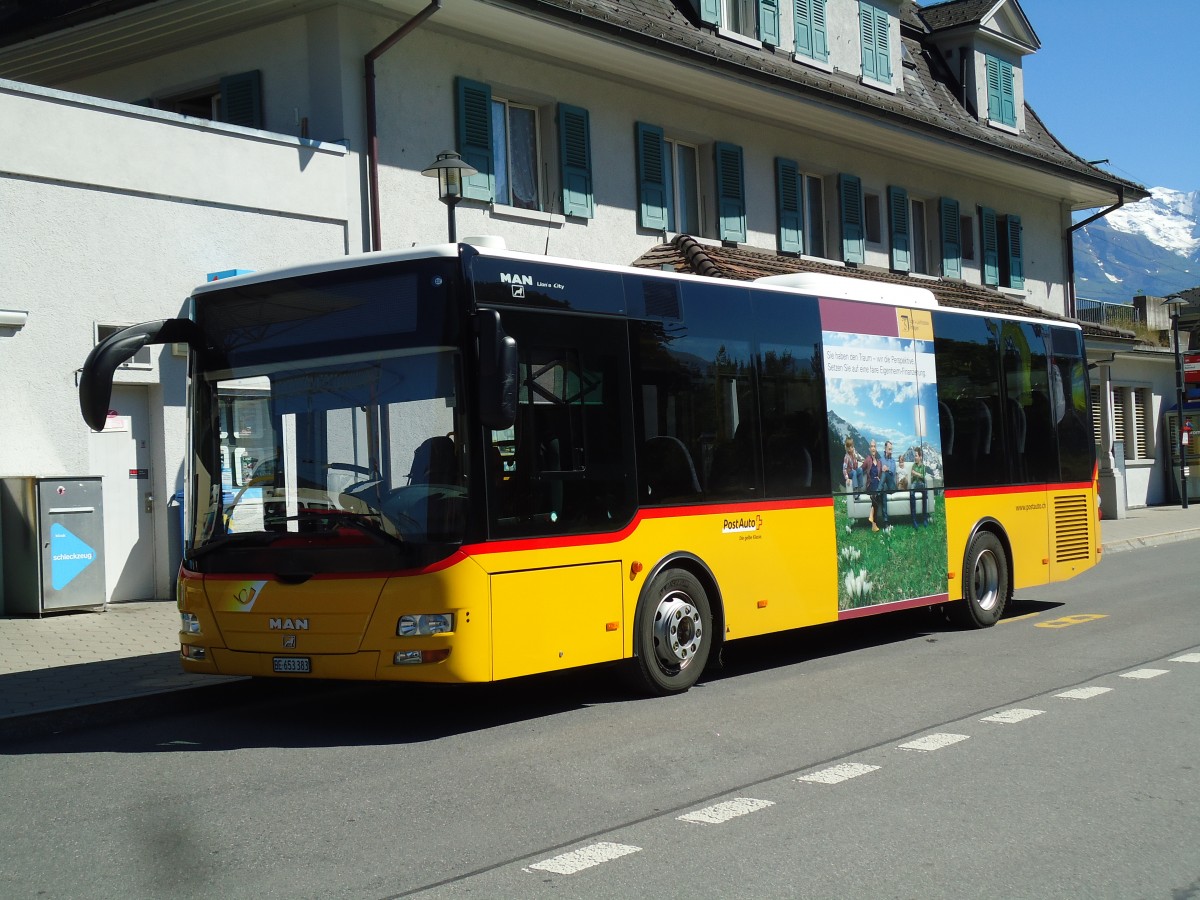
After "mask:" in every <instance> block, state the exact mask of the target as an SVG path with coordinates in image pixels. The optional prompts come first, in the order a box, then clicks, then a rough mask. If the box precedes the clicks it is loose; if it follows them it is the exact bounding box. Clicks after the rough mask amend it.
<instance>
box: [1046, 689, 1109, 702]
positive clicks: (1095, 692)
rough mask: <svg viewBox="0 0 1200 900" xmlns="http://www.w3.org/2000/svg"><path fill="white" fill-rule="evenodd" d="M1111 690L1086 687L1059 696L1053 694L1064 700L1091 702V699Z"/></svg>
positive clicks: (1064, 692)
mask: <svg viewBox="0 0 1200 900" xmlns="http://www.w3.org/2000/svg"><path fill="white" fill-rule="evenodd" d="M1111 690H1112V688H1106V687H1086V688H1075V690H1073V691H1063V692H1062V693H1061V694H1055V695H1054V696H1055V697H1062V698H1063V699H1064V700H1091V699H1092V698H1093V697H1099V696H1100V695H1101V694H1107V693H1108V692H1109V691H1111Z"/></svg>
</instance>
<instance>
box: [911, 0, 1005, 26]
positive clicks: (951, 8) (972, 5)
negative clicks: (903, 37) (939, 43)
mask: <svg viewBox="0 0 1200 900" xmlns="http://www.w3.org/2000/svg"><path fill="white" fill-rule="evenodd" d="M995 5H996V0H949V2H947V3H937V4H934V5H931V6H923V7H921V8H920V10H919V14H920V16H921V18H922V19H923V20H924V21H925V24H926V25H928V26H929V30H930V31H941V30H942V29H945V28H957V27H958V26H959V25H978V24H979V23H980V22H982V21H983V17H984V16H985V15H987V14H988V13H989V12H990V11H991V9H992V7H994V6H995Z"/></svg>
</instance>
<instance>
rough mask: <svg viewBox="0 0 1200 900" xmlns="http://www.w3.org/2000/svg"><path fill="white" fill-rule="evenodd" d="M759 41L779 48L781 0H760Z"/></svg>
mask: <svg viewBox="0 0 1200 900" xmlns="http://www.w3.org/2000/svg"><path fill="white" fill-rule="evenodd" d="M758 39H759V40H760V41H762V42H763V43H764V44H769V45H770V46H772V47H778V46H779V0H758Z"/></svg>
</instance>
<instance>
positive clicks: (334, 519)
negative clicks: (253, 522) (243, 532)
mask: <svg viewBox="0 0 1200 900" xmlns="http://www.w3.org/2000/svg"><path fill="white" fill-rule="evenodd" d="M313 520H324V521H325V522H326V523H327V525H328V526H329V527H327V528H323V529H320V530H318V531H300V532H291V531H288V532H284V534H288V535H293V536H294V535H296V534H299V535H306V534H333V533H334V532H335V531H336V530H337V529H338V528H351V529H353V530H354V531H357V532H358V533H360V534H365V535H366V536H367V537H369V538H371V539H372V540H374V541H375V542H376V543H377V544H381V545H383V546H386V547H397V546H404V539H403V538H402V537H400V536H399V535H396V534H392V533H391V532H390V531H388V530H387V529H385V528H384V527H383V526H382V525H381V524H380V522H381V521H382V519H381V517H380V516H379V514H378V513H360V512H354V511H353V510H348V509H302V510H300V512H298V513H296V515H294V516H271V517H269V518H268V519H267V522H269V523H271V524H274V523H276V522H302V521H303V522H311V521H313Z"/></svg>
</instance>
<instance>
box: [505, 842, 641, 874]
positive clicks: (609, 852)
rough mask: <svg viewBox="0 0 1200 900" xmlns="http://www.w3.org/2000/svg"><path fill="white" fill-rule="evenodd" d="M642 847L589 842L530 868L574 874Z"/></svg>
mask: <svg viewBox="0 0 1200 900" xmlns="http://www.w3.org/2000/svg"><path fill="white" fill-rule="evenodd" d="M641 849H642V848H641V847H633V846H631V845H629V844H614V843H611V842H609V841H601V842H600V843H598V844H589V845H588V846H587V847H580V848H579V849H578V850H572V851H571V852H570V853H562V854H560V855H558V856H555V857H554V858H553V859H544V860H542V861H541V862H539V863H534V864H533V865H532V866H530V867H529V868H530V869H537V870H538V871H540V872H553V873H554V874H555V875H574V874H575V873H576V872H582V871H583V870H584V869H590V868H591V867H592V866H598V865H600V863H606V862H610V861H611V860H614V859H620V858H621V857H622V856H628V855H629V854H630V853H637V852H638V851H639V850H641Z"/></svg>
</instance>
